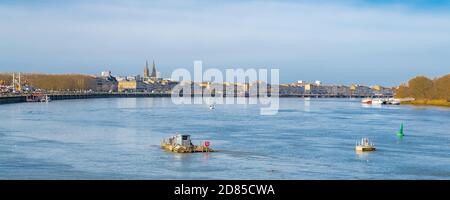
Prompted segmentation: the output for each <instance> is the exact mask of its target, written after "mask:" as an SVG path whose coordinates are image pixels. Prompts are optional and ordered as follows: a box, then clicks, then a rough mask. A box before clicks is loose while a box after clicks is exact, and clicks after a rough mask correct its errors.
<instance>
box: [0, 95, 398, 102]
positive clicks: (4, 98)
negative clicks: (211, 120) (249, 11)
mask: <svg viewBox="0 0 450 200" xmlns="http://www.w3.org/2000/svg"><path fill="white" fill-rule="evenodd" d="M27 95H30V94H17V95H12V94H9V95H0V104H7V103H21V102H26V97H27ZM47 95H48V96H49V97H50V99H51V100H65V99H92V98H145V97H147V98H155V97H171V94H170V93H145V92H137V93H125V92H120V93H119V92H115V93H108V92H88V93H84V92H56V93H47ZM187 96H189V95H187ZM191 96H192V97H201V96H202V94H191ZM223 96H224V97H225V96H226V95H223ZM269 96H270V95H269ZM234 97H258V96H249V95H248V94H247V95H245V96H244V95H241V96H240V95H236V94H235V95H234ZM279 97H281V98H367V97H373V98H392V97H393V96H392V95H341V94H298V95H293V94H289V95H285V94H283V95H279Z"/></svg>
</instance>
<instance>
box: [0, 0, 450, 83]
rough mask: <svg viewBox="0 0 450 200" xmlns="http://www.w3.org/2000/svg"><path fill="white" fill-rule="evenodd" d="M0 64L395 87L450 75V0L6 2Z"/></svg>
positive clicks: (1, 10) (0, 8) (39, 69)
mask: <svg viewBox="0 0 450 200" xmlns="http://www.w3.org/2000/svg"><path fill="white" fill-rule="evenodd" d="M0 27H2V28H1V31H0V38H1V40H0V55H1V56H0V72H14V71H20V72H35V73H80V74H90V75H98V74H99V73H100V72H101V71H105V70H111V71H112V73H113V74H114V75H136V74H142V73H143V69H144V67H145V61H146V60H148V61H149V63H150V64H151V62H152V60H155V62H156V66H157V69H158V70H159V71H160V72H161V74H162V76H163V77H170V74H171V72H172V71H173V70H175V69H176V68H187V69H190V70H192V69H193V61H194V60H202V61H203V68H204V69H206V68H219V69H226V68H244V69H246V68H279V69H280V82H281V83H290V82H295V81H297V80H304V81H308V82H313V81H315V80H321V81H322V82H323V83H324V84H346V85H348V84H351V83H359V84H365V85H375V84H380V85H385V86H395V85H399V84H401V83H404V82H406V81H407V80H408V79H410V78H412V77H414V76H417V75H425V76H428V77H430V78H434V77H437V76H441V75H445V74H448V73H450V56H448V55H450V37H449V35H450V3H449V2H447V1H420V0H419V1H406V0H390V1H389V0H385V1H372V0H346V1H340V2H339V3H338V2H335V1H326V0H321V1H309V0H305V1H295V2H294V1H265V2H260V1H216V2H209V1H201V0H191V1H153V2H146V1H142V0H133V1H104V0H95V1H84V0H83V1H64V3H62V2H58V1H52V0H47V1H40V2H15V1H2V2H1V3H0Z"/></svg>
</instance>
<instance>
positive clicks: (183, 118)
mask: <svg viewBox="0 0 450 200" xmlns="http://www.w3.org/2000/svg"><path fill="white" fill-rule="evenodd" d="M0 112H1V115H0V179H450V109H448V108H439V107H415V106H406V105H405V106H404V105H402V106H394V105H392V106H389V105H386V106H385V105H383V106H363V105H361V103H360V100H359V99H311V100H303V99H298V98H282V99H280V110H279V112H278V114H277V115H259V112H260V106H259V105H216V109H215V110H209V109H208V106H207V105H174V104H173V103H172V102H171V99H170V98H117V99H116V98H107V99H88V100H86V99H82V100H63V101H53V102H50V103H19V104H8V105H0ZM401 123H404V126H405V129H404V130H405V137H404V138H403V139H399V138H397V136H396V134H395V133H396V131H397V130H398V129H399V127H400V124H401ZM177 132H178V133H187V134H191V135H192V139H193V142H194V144H195V143H199V142H201V141H203V140H209V141H211V145H212V147H213V148H214V149H217V150H219V152H214V153H198V154H175V153H168V152H165V151H163V150H161V149H160V147H159V143H160V141H161V140H162V139H163V138H165V137H169V136H171V135H173V134H175V133H177ZM362 137H369V138H370V139H371V140H372V141H373V142H374V144H375V145H376V147H377V151H376V152H371V153H365V154H357V153H356V152H355V150H354V148H355V142H356V141H357V140H360V139H361V138H362Z"/></svg>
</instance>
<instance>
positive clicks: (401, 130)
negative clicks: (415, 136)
mask: <svg viewBox="0 0 450 200" xmlns="http://www.w3.org/2000/svg"><path fill="white" fill-rule="evenodd" d="M397 136H398V137H403V136H405V134H404V133H403V123H402V124H401V125H400V130H398V131H397Z"/></svg>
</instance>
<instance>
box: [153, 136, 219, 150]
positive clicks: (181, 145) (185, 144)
mask: <svg viewBox="0 0 450 200" xmlns="http://www.w3.org/2000/svg"><path fill="white" fill-rule="evenodd" d="M210 145H211V143H210V142H209V141H204V142H202V143H201V144H200V145H193V144H192V141H191V136H190V135H181V134H177V135H175V136H172V137H169V138H167V139H164V140H163V141H162V142H161V148H162V149H164V150H166V151H170V152H174V153H198V152H214V150H213V149H211V148H210V147H209V146H210Z"/></svg>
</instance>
